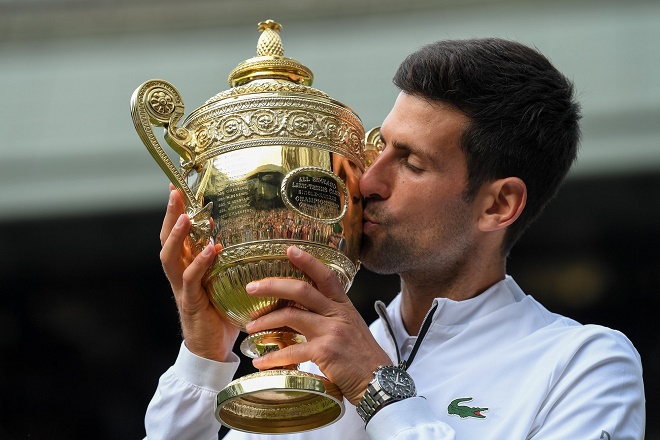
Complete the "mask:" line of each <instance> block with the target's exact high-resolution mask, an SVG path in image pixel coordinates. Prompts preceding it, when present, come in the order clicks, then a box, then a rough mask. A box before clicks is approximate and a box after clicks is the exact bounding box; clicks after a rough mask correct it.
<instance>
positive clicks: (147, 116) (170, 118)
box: [131, 79, 212, 250]
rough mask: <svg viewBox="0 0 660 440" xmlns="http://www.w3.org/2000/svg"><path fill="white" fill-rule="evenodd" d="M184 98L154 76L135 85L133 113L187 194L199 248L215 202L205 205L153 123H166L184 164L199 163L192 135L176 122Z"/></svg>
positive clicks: (194, 240)
mask: <svg viewBox="0 0 660 440" xmlns="http://www.w3.org/2000/svg"><path fill="white" fill-rule="evenodd" d="M183 112H184V106H183V99H182V98H181V95H180V94H179V91H178V90H177V89H176V88H175V87H174V86H173V85H172V84H170V83H168V82H167V81H163V80H159V79H152V80H149V81H146V82H145V83H143V84H142V85H141V86H140V87H138V88H137V89H135V92H133V96H131V116H132V117H133V124H135V130H136V131H137V132H138V135H139V136H140V139H142V142H143V143H144V145H145V146H146V147H147V150H149V153H150V154H151V156H152V157H153V158H154V160H155V161H156V162H157V163H158V165H159V166H160V168H161V169H162V170H163V172H164V173H165V175H166V176H167V177H168V178H169V179H170V182H172V184H173V185H174V186H175V188H177V189H178V190H179V191H180V192H181V193H182V194H183V196H184V198H185V202H186V214H188V216H189V217H190V219H191V220H192V228H191V231H190V239H191V241H192V244H193V246H194V247H195V248H197V249H198V250H201V249H202V248H204V246H205V245H206V243H208V241H209V237H210V236H211V221H210V217H211V208H212V204H211V203H208V204H207V205H206V206H203V207H202V205H201V202H200V200H198V199H197V197H195V195H194V194H193V192H192V190H191V189H190V187H189V186H188V184H187V183H186V181H185V179H184V177H183V175H182V174H181V172H179V170H178V169H177V167H176V166H175V165H174V163H173V162H172V160H171V159H170V158H169V156H168V155H167V154H166V153H165V151H164V150H163V147H161V145H160V142H159V141H158V139H157V138H156V136H155V135H154V132H153V129H152V125H153V126H156V127H165V141H166V142H167V143H168V144H169V146H170V147H171V148H172V149H173V150H174V151H175V152H176V153H177V154H178V155H179V156H181V158H182V159H183V160H184V162H183V164H182V167H183V168H184V169H187V170H190V169H191V168H193V167H195V151H194V150H193V149H192V148H191V145H192V142H191V141H192V135H191V134H190V132H189V131H188V130H187V129H185V128H182V127H177V126H176V124H177V122H179V120H180V119H181V118H182V117H183Z"/></svg>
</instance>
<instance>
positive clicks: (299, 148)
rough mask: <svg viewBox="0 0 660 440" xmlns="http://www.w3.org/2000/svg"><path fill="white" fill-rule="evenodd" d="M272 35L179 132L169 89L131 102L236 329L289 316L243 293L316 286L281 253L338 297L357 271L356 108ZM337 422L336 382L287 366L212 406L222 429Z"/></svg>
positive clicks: (208, 281) (269, 334) (155, 88)
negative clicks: (251, 288)
mask: <svg viewBox="0 0 660 440" xmlns="http://www.w3.org/2000/svg"><path fill="white" fill-rule="evenodd" d="M280 29H281V26H280V25H279V24H278V23H275V22H273V21H272V20H268V21H266V22H262V23H259V31H261V32H262V34H261V36H260V38H259V42H258V44H257V56H256V57H253V58H250V59H248V60H246V61H243V62H242V63H240V64H239V65H238V66H237V67H236V68H235V69H234V70H233V71H232V72H231V73H230V74H229V79H228V81H229V84H230V86H231V88H230V89H229V90H226V91H224V92H221V93H219V94H217V95H215V96H214V97H212V98H211V99H209V100H208V101H207V102H206V103H205V104H204V105H203V106H201V107H199V108H198V109H196V110H194V111H193V112H192V113H191V114H190V115H189V116H188V117H187V118H186V119H185V120H184V122H183V124H182V125H181V126H177V123H178V122H179V120H180V119H181V118H182V117H183V114H184V107H183V101H182V99H181V96H180V95H179V93H178V91H177V90H176V89H175V88H174V86H172V85H171V84H169V83H167V82H165V81H162V80H150V81H147V82H145V83H144V84H142V85H141V86H140V87H138V88H137V90H136V91H135V92H134V93H133V96H132V98H131V115H132V117H133V121H134V123H135V128H136V130H137V132H138V134H139V135H140V138H141V139H142V141H143V142H144V144H145V145H146V147H147V149H148V150H149V152H150V153H151V155H152V156H153V158H154V159H155V160H156V162H158V164H159V165H160V167H161V168H162V170H163V171H164V172H165V174H166V175H167V176H168V178H169V179H170V181H171V182H172V183H173V184H174V185H175V187H176V188H177V189H178V190H180V191H181V192H182V193H183V195H184V197H185V200H186V204H187V214H188V215H189V216H190V218H191V219H192V223H193V228H192V231H191V234H190V242H191V246H192V247H193V249H194V251H195V252H199V251H200V250H201V249H203V247H204V246H205V245H206V244H207V243H208V242H209V241H210V240H213V241H214V242H215V243H220V244H222V246H223V249H222V251H221V252H220V253H219V255H218V256H217V258H216V260H215V262H214V263H213V265H212V267H211V268H210V269H209V271H208V272H207V273H206V275H205V278H204V286H205V288H206V290H207V292H208V294H209V296H210V298H211V301H212V302H213V304H214V306H215V307H216V308H217V309H218V310H219V311H220V312H221V313H222V314H224V315H225V316H226V317H227V318H228V319H229V320H230V321H231V322H232V323H233V324H235V325H236V326H238V327H239V328H241V330H243V331H245V324H247V323H248V322H249V321H251V320H253V319H255V318H257V317H258V316H261V315H263V314H266V313H268V312H270V311H272V310H275V309H277V308H281V307H286V306H297V305H296V304H291V303H290V302H289V301H284V300H281V299H278V298H254V297H251V296H249V295H248V294H247V293H246V292H245V286H246V285H247V284H248V283H249V282H250V281H253V280H259V279H263V278H266V277H290V278H297V279H302V280H305V281H307V282H310V283H311V280H309V278H308V277H307V276H306V275H305V274H304V273H302V272H301V271H300V270H299V269H297V268H296V267H294V266H292V265H291V264H290V262H289V260H288V258H287V257H286V249H287V248H288V247H289V246H291V245H296V246H298V247H299V248H301V249H303V250H305V251H306V252H308V253H310V254H311V255H313V256H314V257H316V258H318V259H319V260H321V261H322V262H324V263H325V264H327V265H328V266H329V267H330V268H331V269H332V270H333V271H334V272H335V273H336V274H337V277H338V278H339V280H340V281H341V283H342V284H343V286H344V289H345V290H346V291H348V288H349V287H350V285H351V283H352V281H353V278H354V277H355V274H356V272H357V270H358V267H359V263H358V252H359V246H360V237H361V233H362V201H361V195H360V192H359V187H358V179H359V177H360V175H361V173H362V171H364V169H365V166H366V160H367V153H366V152H365V143H364V139H365V134H364V129H363V127H362V123H361V121H360V119H359V117H358V116H357V115H356V114H355V113H354V112H353V111H352V110H351V109H349V108H348V107H346V106H345V105H343V104H341V103H340V102H337V101H335V100H333V99H332V98H330V96H328V95H327V94H326V93H324V92H322V91H320V90H317V89H314V88H312V87H310V85H311V84H312V80H313V74H312V72H311V70H309V69H308V68H307V67H305V66H304V65H302V64H301V63H299V62H298V61H296V60H294V59H291V58H288V57H285V56H284V50H283V48H282V42H281V40H280V36H279V31H280ZM152 126H163V127H164V129H165V135H164V137H165V141H166V142H167V143H168V144H169V146H170V147H171V148H172V149H173V150H174V151H175V152H176V153H177V154H178V155H179V156H180V157H181V160H180V166H179V167H177V166H175V165H174V163H173V162H172V160H171V159H170V158H169V157H168V156H167V154H165V152H164V150H163V148H162V147H161V145H160V143H159V141H158V139H157V138H156V137H155V135H154V132H153V130H152ZM375 135H376V136H377V132H376V134H375ZM373 136H374V135H373V134H372V138H373ZM371 147H372V151H370V152H369V153H373V151H374V150H373V145H372V146H371ZM304 341H305V338H304V336H302V335H300V334H297V333H295V332H294V331H292V330H291V329H288V328H280V329H274V330H272V331H266V332H260V333H257V334H253V335H251V336H248V337H247V338H246V339H245V340H244V341H243V342H242V344H241V351H242V352H243V353H244V354H245V355H246V356H249V357H252V358H255V357H258V356H260V355H262V354H264V353H267V352H270V351H273V350H278V349H280V348H283V347H286V346H289V345H291V344H296V343H300V342H304ZM343 412H344V405H343V397H342V395H341V393H340V391H339V390H338V388H337V387H336V386H335V385H333V384H332V383H331V382H329V381H328V380H327V379H326V378H325V377H323V376H319V375H315V374H309V373H306V372H303V371H299V370H298V369H297V366H295V365H294V366H289V367H285V368H281V369H274V370H267V371H260V372H257V373H253V374H250V375H247V376H244V377H241V378H238V379H236V380H234V381H233V382H231V383H230V384H229V385H228V386H227V387H226V388H225V389H224V390H222V391H221V392H220V393H219V394H218V396H217V402H216V409H215V415H216V418H217V419H218V420H219V421H220V422H221V423H222V424H224V425H226V426H228V427H230V428H233V429H238V430H241V431H247V432H255V433H287V432H302V431H308V430H312V429H316V428H320V427H322V426H325V425H328V424H330V423H333V422H335V421H336V420H338V419H339V418H340V417H341V416H342V414H343Z"/></svg>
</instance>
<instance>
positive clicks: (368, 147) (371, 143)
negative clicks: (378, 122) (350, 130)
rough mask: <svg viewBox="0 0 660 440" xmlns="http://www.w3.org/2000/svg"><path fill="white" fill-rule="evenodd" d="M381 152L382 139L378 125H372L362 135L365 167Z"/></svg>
mask: <svg viewBox="0 0 660 440" xmlns="http://www.w3.org/2000/svg"><path fill="white" fill-rule="evenodd" d="M382 152H383V140H382V139H381V138H380V126H378V127H374V128H372V129H371V130H369V131H368V132H367V134H366V135H365V136H364V153H365V156H366V160H365V162H366V165H367V167H368V166H369V165H371V164H372V163H373V161H374V160H376V158H377V157H378V155H379V154H380V153H382Z"/></svg>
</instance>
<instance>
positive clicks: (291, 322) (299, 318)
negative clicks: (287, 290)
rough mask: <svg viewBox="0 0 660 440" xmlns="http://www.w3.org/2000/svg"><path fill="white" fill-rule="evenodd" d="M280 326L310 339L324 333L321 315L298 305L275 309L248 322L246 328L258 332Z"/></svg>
mask: <svg viewBox="0 0 660 440" xmlns="http://www.w3.org/2000/svg"><path fill="white" fill-rule="evenodd" d="M280 327H288V328H290V329H292V330H294V331H295V332H297V333H300V334H303V335H305V337H306V338H307V339H308V340H312V339H314V338H315V337H317V336H319V335H322V334H323V331H321V329H320V326H319V316H318V315H317V314H315V313H312V312H310V311H307V310H303V309H300V308H298V307H284V308H282V309H277V310H274V311H272V312H270V313H267V314H265V315H263V316H261V317H259V318H257V319H255V320H254V321H251V322H248V323H247V324H246V326H245V329H246V330H247V331H248V333H256V332H260V331H264V330H270V329H274V328H280Z"/></svg>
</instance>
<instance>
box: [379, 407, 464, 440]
mask: <svg viewBox="0 0 660 440" xmlns="http://www.w3.org/2000/svg"><path fill="white" fill-rule="evenodd" d="M367 435H368V436H369V438H370V439H378V440H384V439H391V440H394V439H396V440H408V439H410V440H422V439H423V440H454V430H453V429H452V428H451V427H450V426H449V425H447V424H446V423H443V422H441V421H439V420H438V419H437V418H436V417H435V415H434V414H433V410H432V409H431V406H430V405H429V403H428V401H427V400H426V399H425V398H423V397H411V398H409V399H405V400H402V401H400V402H395V403H392V404H390V405H387V406H386V407H384V408H383V409H381V410H380V411H378V412H377V413H376V414H375V415H374V416H373V418H372V419H371V420H370V421H369V423H368V424H367Z"/></svg>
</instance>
